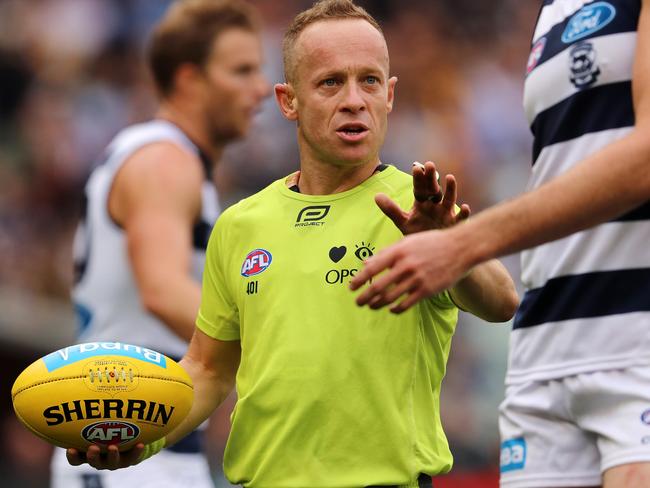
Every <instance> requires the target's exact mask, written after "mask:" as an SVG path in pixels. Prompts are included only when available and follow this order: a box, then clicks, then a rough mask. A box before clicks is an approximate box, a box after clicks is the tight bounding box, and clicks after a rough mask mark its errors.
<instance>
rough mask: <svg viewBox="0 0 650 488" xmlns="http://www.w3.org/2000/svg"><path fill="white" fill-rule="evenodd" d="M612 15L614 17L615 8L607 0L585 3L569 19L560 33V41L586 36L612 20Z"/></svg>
mask: <svg viewBox="0 0 650 488" xmlns="http://www.w3.org/2000/svg"><path fill="white" fill-rule="evenodd" d="M614 17H616V9H615V8H614V6H613V5H611V4H610V3H608V2H594V3H591V4H589V5H585V6H584V7H582V8H581V9H580V10H578V12H576V13H575V14H574V16H573V17H571V19H570V20H569V23H568V24H567V26H566V29H564V32H563V33H562V42H563V43H565V44H570V43H572V42H573V41H577V40H578V39H582V38H583V37H587V36H588V35H590V34H593V33H594V32H596V31H599V30H600V29H602V28H603V27H605V26H606V25H607V24H609V23H610V22H611V21H612V20H614Z"/></svg>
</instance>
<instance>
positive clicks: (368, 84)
mask: <svg viewBox="0 0 650 488" xmlns="http://www.w3.org/2000/svg"><path fill="white" fill-rule="evenodd" d="M396 81H397V79H396V78H389V77H388V49H387V47H386V41H385V40H384V37H383V35H382V34H381V33H380V32H379V31H378V30H377V29H376V28H375V27H373V26H372V25H371V24H369V23H368V22H366V21H365V20H362V19H342V20H326V21H319V22H316V23H314V24H312V25H309V26H308V27H306V28H305V30H304V31H303V32H302V33H301V34H300V36H299V37H298V39H297V40H296V45H295V76H294V80H293V83H292V84H291V86H290V89H291V90H292V95H293V97H292V108H293V111H294V113H295V120H297V122H298V143H299V145H300V149H301V157H302V158H303V159H304V158H308V159H312V160H315V161H316V162H319V163H327V164H334V165H337V166H339V165H346V166H350V165H362V164H368V163H377V162H378V161H379V150H380V148H381V145H382V144H383V142H384V137H385V135H386V125H387V116H388V113H389V112H390V111H391V110H392V107H393V93H394V88H395V82H396ZM285 115H287V114H286V113H285Z"/></svg>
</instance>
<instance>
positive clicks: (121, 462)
mask: <svg viewBox="0 0 650 488" xmlns="http://www.w3.org/2000/svg"><path fill="white" fill-rule="evenodd" d="M143 450H144V444H142V443H141V442H140V443H138V444H136V445H135V446H134V447H133V448H131V449H129V450H128V451H124V452H120V451H119V450H118V448H117V446H108V450H107V452H105V453H102V452H101V451H100V449H99V446H95V445H93V446H89V447H88V450H87V451H86V452H83V451H79V450H78V449H67V450H66V457H67V458H68V462H69V463H70V464H71V465H72V466H79V465H81V464H86V463H87V464H89V465H91V466H92V467H93V468H95V469H102V470H104V469H108V470H110V471H113V470H115V469H120V468H128V467H129V466H133V465H135V464H138V463H139V462H140V458H141V456H142V451H143Z"/></svg>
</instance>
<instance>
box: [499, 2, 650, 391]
mask: <svg viewBox="0 0 650 488" xmlns="http://www.w3.org/2000/svg"><path fill="white" fill-rule="evenodd" d="M640 10H641V2H640V0H607V1H586V0H555V1H553V0H545V1H544V2H543V5H542V8H541V11H540V14H539V18H538V21H537V25H536V28H535V32H534V35H533V39H532V44H531V53H530V58H529V60H528V65H527V74H526V82H525V90H524V105H525V110H526V114H527V117H528V120H529V122H530V126H531V129H532V131H533V134H534V146H533V167H532V173H531V176H530V180H529V184H528V188H529V189H530V190H533V189H535V188H537V187H539V186H541V185H543V184H544V183H546V182H548V181H550V180H552V179H553V178H555V177H557V176H558V175H560V174H562V173H564V172H566V171H567V170H569V169H570V168H572V167H573V166H574V165H576V164H578V163H579V162H580V161H581V160H583V159H584V158H586V157H588V156H589V155H590V154H592V153H594V152H596V151H598V150H600V149H601V148H603V147H604V146H606V145H608V144H610V143H612V142H614V141H616V140H618V139H620V138H622V137H624V136H626V135H627V134H629V133H630V131H631V130H632V129H633V127H634V107H633V103H632V83H631V79H632V67H633V61H634V54H635V48H636V38H637V25H638V22H639V14H640ZM611 163H612V171H616V164H617V161H612V162H611ZM648 171H650V164H649V167H648ZM622 176H625V177H629V178H634V175H622ZM612 191H616V189H615V188H612ZM648 219H650V204H645V205H642V206H640V207H639V208H637V209H635V210H633V211H631V212H629V213H628V214H626V215H623V216H622V217H619V218H617V219H615V220H613V221H611V222H607V223H605V224H602V225H599V226H596V227H594V228H592V229H589V230H586V231H583V232H579V233H577V234H573V235H571V236H569V237H566V238H564V239H560V240H558V241H555V242H551V243H548V244H544V245H541V246H538V247H536V248H533V249H530V250H528V251H525V252H523V253H522V281H523V283H524V285H525V286H526V288H527V291H526V293H525V295H524V297H523V300H522V303H521V307H520V309H519V311H518V313H517V315H516V318H515V322H514V328H513V332H512V335H511V348H510V360H509V367H508V375H507V383H510V384H512V383H516V382H520V381H528V380H540V379H550V378H554V377H560V376H566V375H570V374H577V373H581V372H588V371H593V370H600V369H607V368H622V367H628V366H633V365H637V364H649V363H650V291H649V289H650V244H649V243H650V222H649V220H648Z"/></svg>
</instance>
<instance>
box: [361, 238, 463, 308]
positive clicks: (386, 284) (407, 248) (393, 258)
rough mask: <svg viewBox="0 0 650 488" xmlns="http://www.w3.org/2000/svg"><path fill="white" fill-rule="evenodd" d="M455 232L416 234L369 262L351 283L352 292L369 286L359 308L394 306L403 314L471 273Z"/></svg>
mask: <svg viewBox="0 0 650 488" xmlns="http://www.w3.org/2000/svg"><path fill="white" fill-rule="evenodd" d="M455 230H456V229H455V228H454V229H448V230H443V231H429V232H420V233H417V234H413V235H410V236H407V237H404V238H403V239H402V240H400V241H399V242H396V243H395V244H393V245H391V246H389V247H387V248H385V249H382V250H381V251H379V252H378V253H377V254H375V255H374V256H372V257H371V258H370V259H368V260H367V261H366V262H365V265H364V267H363V269H361V270H360V271H359V272H358V273H357V274H356V275H355V276H354V278H353V279H352V281H351V282H350V289H352V290H357V289H359V288H361V287H362V286H363V285H364V284H365V283H368V282H369V284H368V286H367V287H366V289H365V290H363V292H362V293H361V294H359V296H358V297H357V299H356V302H357V305H360V306H363V305H368V306H369V307H370V308H372V309H378V308H381V307H384V306H386V305H391V308H390V311H391V312H393V313H402V312H404V311H405V310H407V309H408V308H410V307H412V306H413V305H415V304H416V303H417V302H419V301H420V300H423V299H425V298H428V297H430V296H432V295H434V294H436V293H440V292H441V291H443V290H446V289H448V288H450V287H451V286H453V285H454V284H455V283H456V282H457V281H458V280H460V279H461V278H463V277H464V276H465V274H466V273H467V272H468V271H469V270H470V269H471V263H470V262H468V261H466V260H465V256H466V255H465V254H464V253H463V252H461V251H460V250H459V249H458V244H459V242H460V241H459V240H458V239H457V237H456V236H454V235H453V233H454V231H455ZM384 270H385V271H386V272H385V273H383V274H382V275H381V276H377V275H379V274H380V273H382V272H383V271H384ZM400 299H401V300H400Z"/></svg>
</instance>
